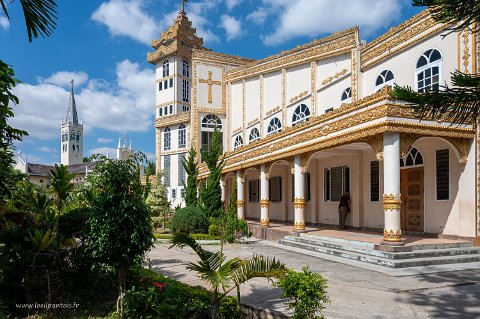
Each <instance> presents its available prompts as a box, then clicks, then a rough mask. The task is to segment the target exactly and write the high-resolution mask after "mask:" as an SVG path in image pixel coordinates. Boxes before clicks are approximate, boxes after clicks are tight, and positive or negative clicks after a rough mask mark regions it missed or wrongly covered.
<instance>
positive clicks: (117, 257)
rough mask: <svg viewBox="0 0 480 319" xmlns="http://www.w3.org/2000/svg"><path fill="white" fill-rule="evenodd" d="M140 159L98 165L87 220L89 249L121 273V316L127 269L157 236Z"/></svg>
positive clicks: (110, 161) (100, 260)
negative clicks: (93, 196) (143, 181)
mask: <svg viewBox="0 0 480 319" xmlns="http://www.w3.org/2000/svg"><path fill="white" fill-rule="evenodd" d="M140 159H141V158H139V155H137V154H136V155H134V156H132V157H130V158H129V159H127V160H105V161H103V162H101V163H99V164H98V165H97V167H96V169H95V171H94V173H93V174H95V175H96V178H95V183H96V184H95V185H93V187H94V188H95V189H96V190H97V195H96V196H95V198H94V200H93V205H92V208H91V211H90V215H89V217H88V222H87V229H88V233H87V235H86V241H85V242H86V246H87V249H88V251H89V252H90V253H91V254H92V256H93V258H94V259H95V260H96V261H97V262H98V263H100V264H102V265H104V266H108V267H111V268H112V269H114V270H115V271H116V272H117V275H118V288H119V299H118V300H119V301H118V303H117V307H118V308H119V312H120V315H121V316H122V315H123V311H122V305H123V295H124V292H125V278H126V271H127V269H128V268H129V267H131V266H133V265H135V264H138V263H139V262H141V260H142V258H143V256H144V254H145V253H146V252H147V251H148V250H149V249H150V247H152V245H153V238H154V237H153V232H152V227H151V224H150V210H149V208H148V206H147V204H146V203H145V201H144V198H143V196H144V194H143V189H142V186H141V183H140V171H139V160H140Z"/></svg>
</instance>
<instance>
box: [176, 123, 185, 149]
mask: <svg viewBox="0 0 480 319" xmlns="http://www.w3.org/2000/svg"><path fill="white" fill-rule="evenodd" d="M186 144H187V128H186V127H185V125H183V124H180V126H179V127H178V148H184V147H185V146H186Z"/></svg>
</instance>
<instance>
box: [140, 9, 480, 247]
mask: <svg viewBox="0 0 480 319" xmlns="http://www.w3.org/2000/svg"><path fill="white" fill-rule="evenodd" d="M446 27H447V26H446V25H443V24H438V23H437V22H435V21H434V19H433V18H432V16H431V15H430V14H429V13H428V11H423V12H421V13H419V14H418V15H416V16H414V17H412V18H411V19H409V20H407V21H405V22H403V23H402V24H400V25H399V26H397V27H394V28H391V29H390V30H389V31H387V32H386V33H385V34H383V35H381V36H379V37H378V38H376V39H375V40H373V41H371V42H370V43H364V42H363V41H361V40H360V35H359V32H360V31H359V29H358V28H356V27H353V28H351V29H348V30H345V31H342V32H338V33H334V34H332V35H330V36H327V37H325V38H322V39H320V40H315V41H312V42H310V43H307V44H305V45H302V46H298V47H296V48H294V49H291V50H288V51H283V52H281V53H279V54H276V55H273V56H270V57H266V58H265V59H261V60H251V59H247V58H242V57H238V56H232V55H227V54H223V53H219V52H213V51H211V50H208V49H206V48H204V47H203V41H202V39H200V38H198V36H197V35H196V32H195V29H194V28H193V27H192V24H191V22H190V21H189V19H188V17H187V15H186V13H185V12H184V10H183V9H182V10H181V11H180V13H179V14H178V16H177V18H176V19H175V20H174V23H173V25H172V26H170V27H169V28H168V30H166V31H165V32H162V34H161V38H160V39H159V40H154V41H153V42H152V46H153V48H154V49H155V51H154V52H152V53H149V54H148V55H147V60H148V62H150V63H152V64H154V65H155V69H156V82H155V91H156V106H155V124H154V125H155V129H156V160H157V168H158V169H161V170H162V171H163V172H164V174H165V177H164V180H165V183H166V184H167V187H168V189H169V198H170V200H172V202H173V203H174V205H176V204H179V203H182V201H183V195H184V189H183V184H182V181H183V180H185V178H186V176H185V171H184V169H183V167H182V165H181V163H182V160H183V158H184V157H185V156H186V153H187V151H188V149H189V148H190V147H193V148H195V149H196V150H197V153H199V150H200V149H208V147H209V143H210V139H211V135H212V131H213V129H214V127H215V126H216V127H218V128H219V129H220V130H221V132H222V138H223V146H224V150H225V152H226V155H225V160H226V164H225V167H224V171H223V176H222V186H223V187H222V188H223V190H224V194H223V198H224V199H225V200H226V201H227V202H228V201H229V198H230V194H231V192H232V188H233V182H234V180H236V181H237V185H238V189H237V199H238V200H237V207H238V215H239V217H240V218H248V219H251V220H256V221H259V222H260V223H261V225H263V226H265V227H268V225H269V223H270V221H280V222H285V223H287V224H290V225H291V226H292V230H298V231H302V230H304V229H305V225H338V212H337V207H338V203H339V200H340V197H341V196H342V194H343V193H345V192H349V193H350V196H351V202H352V204H351V213H350V214H349V216H348V220H347V225H349V226H350V227H353V228H355V229H372V230H380V231H382V232H383V234H384V241H386V242H392V243H398V242H400V241H401V240H402V232H403V233H404V232H416V233H428V234H436V235H442V236H445V237H456V238H470V239H472V240H473V239H477V241H478V239H479V237H478V236H479V235H478V234H479V230H480V224H479V219H480V218H479V216H478V208H477V207H478V205H477V198H476V197H477V195H476V194H477V193H478V185H479V183H478V178H477V177H476V176H477V170H478V166H479V162H478V159H477V156H476V150H477V141H478V137H477V135H476V131H475V129H474V127H473V126H469V125H465V126H457V125H452V123H447V122H445V121H443V120H442V119H441V118H439V119H437V120H423V121H419V119H417V118H416V117H415V116H414V114H413V113H412V110H411V108H410V107H409V106H408V105H406V103H404V102H402V101H397V100H394V99H392V97H391V96H390V92H391V87H392V86H393V85H395V84H398V85H400V86H410V87H412V88H413V89H414V90H416V91H419V92H425V91H427V90H438V89H441V86H442V85H445V84H446V85H449V86H451V82H450V74H451V73H452V72H454V71H455V70H456V69H458V70H461V71H462V72H469V73H475V72H478V71H480V60H479V55H478V54H477V52H479V50H480V48H479V41H478V39H477V38H476V34H472V33H471V32H468V31H465V32H463V33H450V34H448V35H447V36H445V37H443V36H442V35H445V31H444V29H445V28H446ZM198 160H199V162H200V163H201V156H200V155H199V158H198ZM206 176H208V169H207V168H206V167H205V165H200V174H199V177H200V178H205V177H206Z"/></svg>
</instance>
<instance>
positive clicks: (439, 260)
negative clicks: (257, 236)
mask: <svg viewBox="0 0 480 319" xmlns="http://www.w3.org/2000/svg"><path fill="white" fill-rule="evenodd" d="M334 239H337V238H334ZM279 244H280V245H285V246H289V247H295V248H299V249H304V250H310V251H315V252H317V253H321V254H326V255H331V256H336V257H341V258H346V259H350V260H356V261H360V262H364V263H369V264H374V265H379V266H383V267H388V268H406V267H418V266H429V265H444V264H453V263H469V262H480V249H478V248H475V247H465V248H463V247H461V248H458V247H454V248H439V249H422V250H417V251H412V252H406V253H405V252H401V253H392V252H384V251H378V250H374V249H373V248H368V247H362V246H359V245H354V244H346V243H345V242H344V243H343V244H339V241H335V240H333V241H328V242H327V241H325V242H322V241H319V240H312V239H308V238H302V237H290V236H285V238H284V239H282V240H280V241H279Z"/></svg>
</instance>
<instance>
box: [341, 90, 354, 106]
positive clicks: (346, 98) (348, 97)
mask: <svg viewBox="0 0 480 319" xmlns="http://www.w3.org/2000/svg"><path fill="white" fill-rule="evenodd" d="M342 102H343V103H350V102H352V88H346V89H345V91H343V93H342Z"/></svg>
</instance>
